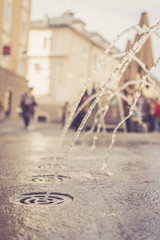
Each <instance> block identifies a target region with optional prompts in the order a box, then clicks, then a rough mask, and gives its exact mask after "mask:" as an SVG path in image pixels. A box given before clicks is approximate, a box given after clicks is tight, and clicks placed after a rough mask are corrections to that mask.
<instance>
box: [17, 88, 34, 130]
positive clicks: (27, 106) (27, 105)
mask: <svg viewBox="0 0 160 240" xmlns="http://www.w3.org/2000/svg"><path fill="white" fill-rule="evenodd" d="M32 92H33V88H32V87H30V88H28V91H27V92H25V93H24V94H23V95H22V97H21V102H20V107H21V108H22V118H23V120H24V125H25V128H26V129H27V127H28V126H29V124H30V119H31V117H33V116H34V107H35V106H37V103H36V101H35V97H34V96H33V93H32Z"/></svg>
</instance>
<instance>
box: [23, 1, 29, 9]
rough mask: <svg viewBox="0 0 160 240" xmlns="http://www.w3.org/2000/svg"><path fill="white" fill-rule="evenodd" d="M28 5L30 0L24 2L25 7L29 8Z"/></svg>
mask: <svg viewBox="0 0 160 240" xmlns="http://www.w3.org/2000/svg"><path fill="white" fill-rule="evenodd" d="M28 5H29V0H23V6H24V7H25V8H28Z"/></svg>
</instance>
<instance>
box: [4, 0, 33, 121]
mask: <svg viewBox="0 0 160 240" xmlns="http://www.w3.org/2000/svg"><path fill="white" fill-rule="evenodd" d="M30 9H31V0H16V1H15V0H1V1H0V89H1V90H0V101H1V102H2V103H3V105H4V108H5V112H6V113H7V116H8V117H10V118H11V119H12V118H13V119H16V118H17V115H16V114H15V109H13V106H18V101H20V100H18V99H20V96H21V94H22V93H23V92H24V91H26V89H27V80H26V55H27V47H28V32H29V27H30V26H29V25H30ZM8 109H9V110H8Z"/></svg>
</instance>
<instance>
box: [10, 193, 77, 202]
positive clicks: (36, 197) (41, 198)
mask: <svg viewBox="0 0 160 240" xmlns="http://www.w3.org/2000/svg"><path fill="white" fill-rule="evenodd" d="M46 194H47V192H31V193H25V194H21V195H20V196H18V197H14V198H12V200H13V202H16V203H22V204H27V205H31V204H35V205H39V204H41V205H42V204H50V205H59V204H62V203H66V202H69V201H73V199H74V198H73V197H72V196H70V195H69V194H65V193H57V192H51V193H50V194H49V195H48V196H47V198H46Z"/></svg>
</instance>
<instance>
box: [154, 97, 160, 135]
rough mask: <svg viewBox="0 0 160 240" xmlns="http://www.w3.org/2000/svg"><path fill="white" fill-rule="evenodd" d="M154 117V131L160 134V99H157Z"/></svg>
mask: <svg viewBox="0 0 160 240" xmlns="http://www.w3.org/2000/svg"><path fill="white" fill-rule="evenodd" d="M154 116H155V120H154V131H156V132H160V99H157V101H156V109H155V114H154Z"/></svg>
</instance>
